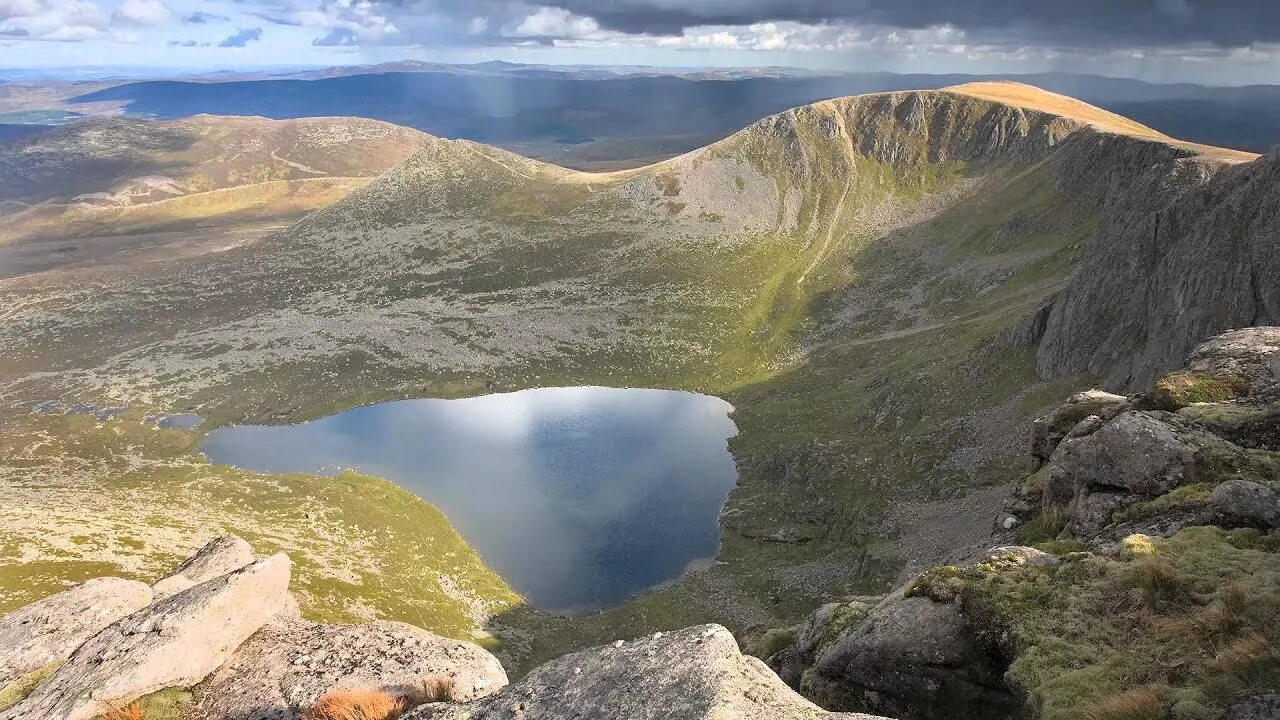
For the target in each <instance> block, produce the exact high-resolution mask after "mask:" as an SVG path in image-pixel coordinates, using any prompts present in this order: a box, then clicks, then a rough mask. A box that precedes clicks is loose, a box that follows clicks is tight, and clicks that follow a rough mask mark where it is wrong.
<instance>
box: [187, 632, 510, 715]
mask: <svg viewBox="0 0 1280 720" xmlns="http://www.w3.org/2000/svg"><path fill="white" fill-rule="evenodd" d="M424 684H431V685H433V686H435V685H437V684H438V685H439V686H440V687H445V688H447V689H448V692H449V695H450V698H451V699H452V700H456V701H466V700H473V699H475V698H477V697H481V696H484V695H489V694H492V693H494V692H497V691H498V690H500V689H502V688H503V687H504V686H505V685H506V684H507V675H506V672H504V671H503V669H502V665H501V664H500V663H499V662H498V660H497V658H495V657H494V656H493V655H490V654H489V653H488V652H486V651H485V650H484V649H483V648H481V647H479V646H477V645H474V644H472V643H467V642H459V641H457V640H448V639H445V638H442V637H440V636H438V635H434V634H432V633H429V632H427V631H426V630H422V629H421V628H417V627H414V626H412V625H407V624H405V623H399V622H388V621H379V622H374V623H369V624H366V625H323V624H320V623H313V622H307V621H305V620H292V619H291V620H283V621H276V622H272V623H270V624H268V625H267V626H266V627H263V628H262V629H261V630H260V631H258V633H257V634H255V635H254V636H253V637H252V638H250V639H249V641H248V642H246V643H245V644H244V645H242V646H241V647H240V649H239V650H238V651H237V652H236V654H235V656H234V657H233V658H232V659H231V661H230V662H228V663H227V664H226V665H224V666H223V667H222V668H220V669H219V670H218V671H217V672H216V673H214V674H213V676H211V677H210V678H209V679H208V681H206V682H205V683H204V684H203V685H202V686H201V689H200V709H201V710H202V711H203V716H204V720H252V719H260V718H272V719H273V720H292V719H293V718H298V717H301V716H302V713H303V712H305V711H306V709H307V708H309V707H311V706H312V705H314V704H315V702H316V701H317V700H319V699H320V697H321V696H322V695H324V694H325V693H326V692H329V691H330V690H339V689H342V690H349V689H358V690H380V691H383V692H387V693H389V694H391V695H395V696H397V697H401V698H405V699H407V700H410V701H411V700H412V699H413V698H414V697H415V696H416V695H417V694H418V693H420V692H421V691H422V690H423V688H424Z"/></svg>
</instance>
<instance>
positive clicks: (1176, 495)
mask: <svg viewBox="0 0 1280 720" xmlns="http://www.w3.org/2000/svg"><path fill="white" fill-rule="evenodd" d="M1215 485H1216V483H1196V484H1194V485H1183V486H1182V487H1179V488H1174V489H1173V490H1171V491H1169V492H1167V493H1165V494H1164V495H1161V496H1159V497H1157V498H1155V499H1153V500H1146V501H1143V502H1137V503H1134V504H1132V505H1129V506H1127V507H1123V508H1120V509H1119V510H1116V511H1115V513H1114V514H1113V515H1112V517H1111V519H1112V521H1113V522H1118V523H1121V522H1131V521H1134V520H1143V519H1145V518H1151V517H1156V516H1159V515H1168V514H1174V513H1181V512H1187V511H1192V510H1199V509H1202V508H1207V507H1208V506H1210V505H1212V504H1213V488H1214V486H1215Z"/></svg>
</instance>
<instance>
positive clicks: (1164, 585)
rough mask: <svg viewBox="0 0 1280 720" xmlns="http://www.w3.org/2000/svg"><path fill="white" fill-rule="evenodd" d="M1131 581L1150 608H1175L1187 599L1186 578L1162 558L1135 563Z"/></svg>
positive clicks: (1188, 592)
mask: <svg viewBox="0 0 1280 720" xmlns="http://www.w3.org/2000/svg"><path fill="white" fill-rule="evenodd" d="M1133 581H1134V584H1135V585H1136V586H1137V589H1138V591H1139V592H1140V593H1142V598H1143V600H1145V601H1146V604H1147V606H1148V607H1149V608H1151V609H1152V610H1162V609H1169V608H1176V607H1179V606H1182V605H1185V604H1186V603H1187V602H1188V600H1189V594H1190V591H1189V589H1188V587H1187V581H1186V578H1184V577H1183V576H1182V575H1181V574H1180V573H1179V572H1178V571H1177V569H1175V568H1174V567H1173V566H1172V565H1170V564H1168V563H1167V562H1164V561H1162V560H1158V559H1156V558H1147V559H1146V560H1142V561H1140V562H1137V563H1135V565H1134V568H1133Z"/></svg>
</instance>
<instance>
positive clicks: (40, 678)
mask: <svg viewBox="0 0 1280 720" xmlns="http://www.w3.org/2000/svg"><path fill="white" fill-rule="evenodd" d="M62 663H63V661H62V660H57V661H55V662H51V663H49V664H48V665H45V666H44V667H42V668H40V669H39V670H32V671H31V672H29V673H27V674H26V675H23V676H22V677H20V678H18V679H17V680H14V681H13V682H11V683H9V684H8V685H5V686H4V687H3V688H0V712H4V711H5V710H8V709H9V708H11V707H13V706H14V705H17V704H18V703H20V702H22V701H23V700H25V699H27V696H28V695H30V694H31V693H33V692H35V689H36V688H37V687H40V683H42V682H44V681H45V680H48V679H49V676H50V675H52V674H54V673H55V672H57V671H58V668H60V667H62Z"/></svg>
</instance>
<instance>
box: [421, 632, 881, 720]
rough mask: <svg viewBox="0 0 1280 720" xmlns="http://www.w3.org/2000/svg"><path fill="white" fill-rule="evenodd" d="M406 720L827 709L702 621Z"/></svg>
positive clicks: (795, 719) (749, 719) (818, 712)
mask: <svg viewBox="0 0 1280 720" xmlns="http://www.w3.org/2000/svg"><path fill="white" fill-rule="evenodd" d="M404 717H405V720H427V719H428V718H430V719H431V720H499V719H501V720H515V719H516V718H519V720H595V719H597V718H600V719H603V718H610V719H611V720H613V719H616V720H712V719H713V718H714V719H715V720H730V719H732V720H817V719H819V718H847V719H848V720H869V719H870V716H866V715H858V714H839V713H829V712H826V711H824V710H822V709H821V708H819V707H818V706H816V705H814V704H813V703H811V702H809V701H808V700H805V699H804V698H802V697H800V695H799V694H797V693H796V692H795V691H794V690H792V689H791V688H789V687H787V686H786V684H785V683H783V682H782V681H781V680H779V679H778V676H777V675H775V674H774V673H773V671H772V670H770V669H769V668H768V667H767V666H766V665H765V664H764V663H763V662H761V661H759V660H757V659H756V658H753V657H750V656H747V655H743V654H742V653H741V652H739V650H738V643H737V642H736V641H735V640H734V639H733V635H731V634H730V633H729V631H728V630H726V629H724V628H723V627H720V626H719V625H702V626H698V627H692V628H688V629H685V630H680V631H677V632H672V633H656V634H654V635H653V636H652V637H647V638H642V639H640V640H635V641H632V642H621V641H619V642H616V643H614V644H613V645H606V646H604V647H600V648H596V649H593V650H585V651H583V652H578V653H574V654H572V655H566V656H565V657H562V658H560V659H558V660H553V661H552V662H549V663H547V664H546V665H543V666H541V667H539V668H537V669H535V670H534V671H533V672H531V673H529V675H528V676H527V677H525V678H524V679H523V680H521V681H520V682H518V683H516V684H514V685H509V686H508V687H507V688H506V689H505V690H503V691H502V692H500V693H498V694H496V695H492V696H489V697H486V698H482V699H480V700H476V701H475V702H472V703H469V704H466V705H450V704H443V703H436V704H432V705H424V706H422V707H420V708H418V709H417V710H414V711H412V712H410V713H409V714H407V715H405V716H404Z"/></svg>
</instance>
